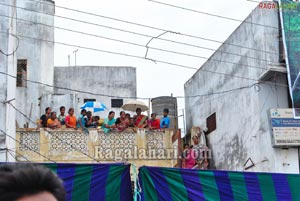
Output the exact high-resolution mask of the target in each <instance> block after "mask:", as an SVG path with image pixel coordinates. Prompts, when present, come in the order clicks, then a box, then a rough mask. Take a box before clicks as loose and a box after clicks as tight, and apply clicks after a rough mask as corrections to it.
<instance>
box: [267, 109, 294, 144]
mask: <svg viewBox="0 0 300 201" xmlns="http://www.w3.org/2000/svg"><path fill="white" fill-rule="evenodd" d="M270 128H271V136H272V144H273V147H300V119H294V115H293V109H271V110H270Z"/></svg>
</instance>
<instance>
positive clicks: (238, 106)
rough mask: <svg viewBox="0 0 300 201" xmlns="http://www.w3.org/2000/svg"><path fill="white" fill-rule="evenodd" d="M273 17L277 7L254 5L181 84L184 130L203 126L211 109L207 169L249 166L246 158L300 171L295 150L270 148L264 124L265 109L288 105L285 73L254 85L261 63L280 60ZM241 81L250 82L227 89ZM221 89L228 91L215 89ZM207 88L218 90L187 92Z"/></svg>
mask: <svg viewBox="0 0 300 201" xmlns="http://www.w3.org/2000/svg"><path fill="white" fill-rule="evenodd" d="M278 17H279V16H278V12H277V10H276V9H260V8H256V9H255V10H254V11H253V12H252V13H251V14H250V15H249V16H248V17H247V19H246V20H245V21H246V22H252V24H251V23H245V22H243V23H242V24H241V25H240V26H239V27H238V28H237V29H236V30H235V31H234V33H233V34H232V35H231V36H230V37H229V38H228V39H227V40H226V41H225V44H223V45H222V46H221V47H220V48H219V49H218V51H216V52H215V53H214V54H213V56H212V57H211V58H210V59H209V60H208V61H207V62H206V63H205V64H204V65H203V66H202V67H201V68H200V69H199V70H198V71H197V72H196V73H195V74H194V75H193V76H192V77H191V78H190V80H188V81H187V82H186V83H185V96H186V99H185V106H186V122H187V129H188V130H189V129H191V128H192V126H199V127H201V128H204V127H206V118H207V117H208V116H209V115H211V114H212V113H214V112H216V123H217V129H216V130H215V131H213V132H212V133H210V134H209V135H208V136H207V141H208V146H209V148H211V150H212V160H210V167H211V168H216V169H224V170H239V171H241V170H244V169H245V167H247V166H249V163H248V164H247V165H246V166H244V164H245V162H246V161H247V159H249V158H251V159H252V161H253V162H254V163H255V164H256V165H255V166H254V167H252V168H250V169H248V171H266V172H291V173H298V172H299V156H298V149H297V148H289V149H280V148H272V146H271V138H270V132H269V125H268V116H267V111H268V109H270V108H287V107H288V89H287V87H286V85H287V79H286V74H280V73H277V74H275V75H274V76H273V77H271V80H269V81H268V82H260V83H258V84H256V85H255V86H253V84H254V83H257V81H256V80H258V78H259V76H260V75H261V74H262V73H263V72H264V71H265V69H261V68H267V67H269V66H270V65H274V64H275V65H276V64H278V62H279V53H280V52H279V28H278V26H279V22H278ZM253 23H256V24H253ZM257 24H262V25H267V26H272V27H275V28H271V27H267V26H261V25H257ZM230 44H235V45H238V46H239V47H238V46H233V45H230ZM241 46H243V47H249V48H251V49H249V48H241ZM253 49H256V50H253ZM225 52H230V53H233V54H240V55H244V57H241V56H237V55H232V54H227V53H225ZM270 52H272V54H271V53H270ZM245 56H246V57H245ZM249 57H253V58H255V59H252V58H249ZM216 60H222V61H228V62H232V63H224V62H219V61H216ZM263 60H265V61H263ZM233 63H237V64H233ZM243 64H246V65H251V66H253V67H249V66H244V65H243ZM207 71H211V72H218V73H219V74H217V73H210V72H207ZM221 74H228V75H226V76H224V75H221ZM234 76H236V77H234ZM238 77H244V78H248V79H241V78H238ZM245 86H251V87H246V88H243V89H238V90H232V89H236V88H241V87H245ZM222 91H223V92H224V91H228V92H226V93H219V92H222ZM211 93H217V94H215V95H210V96H198V97H189V96H194V95H198V94H211Z"/></svg>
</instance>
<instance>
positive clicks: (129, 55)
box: [0, 32, 257, 81]
mask: <svg viewBox="0 0 300 201" xmlns="http://www.w3.org/2000/svg"><path fill="white" fill-rule="evenodd" d="M0 33H3V32H0ZM18 36H19V37H21V38H29V39H32V40H38V41H44V42H49V43H55V44H60V45H64V46H70V47H76V48H82V49H87V50H94V51H98V52H104V53H109V54H115V55H121V56H127V57H133V58H138V59H143V60H144V59H145V58H144V57H143V56H137V55H131V54H126V53H120V52H114V51H108V50H102V49H97V48H91V47H85V46H80V45H75V44H68V43H62V42H55V41H51V40H46V39H39V38H33V37H29V36H23V35H18ZM146 60H153V59H149V58H146ZM209 60H210V59H209ZM209 60H208V61H209ZM153 61H155V62H158V63H162V64H168V65H171V66H177V67H181V68H186V69H192V70H199V71H203V72H208V73H212V74H218V75H223V76H229V77H234V78H239V79H245V80H252V81H257V80H256V79H253V78H248V77H243V76H238V75H232V74H227V73H221V72H216V71H211V70H208V69H203V68H199V69H198V68H195V67H191V66H187V65H182V64H176V63H171V62H167V61H161V60H157V59H155V60H153ZM236 64H238V65H242V64H239V63H236Z"/></svg>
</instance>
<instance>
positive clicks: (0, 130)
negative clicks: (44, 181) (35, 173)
mask: <svg viewBox="0 0 300 201" xmlns="http://www.w3.org/2000/svg"><path fill="white" fill-rule="evenodd" d="M0 132H1V133H3V134H4V135H5V136H7V137H9V138H10V139H12V140H14V141H15V142H17V143H19V144H21V142H20V141H19V140H17V139H15V138H14V137H12V136H10V135H8V134H7V133H6V132H5V131H3V130H2V129H0ZM22 145H24V146H25V147H27V148H28V149H29V150H31V151H33V152H34V153H36V154H38V155H40V156H42V157H43V158H45V159H47V160H49V161H51V162H53V163H56V162H55V161H53V160H51V159H50V158H48V157H47V156H45V155H43V154H41V153H39V152H37V151H35V150H34V149H32V148H31V147H29V146H27V145H26V144H22Z"/></svg>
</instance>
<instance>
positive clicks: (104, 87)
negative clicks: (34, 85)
mask: <svg viewBox="0 0 300 201" xmlns="http://www.w3.org/2000/svg"><path fill="white" fill-rule="evenodd" d="M54 85H55V90H54V94H46V95H44V96H42V97H41V100H40V101H41V102H40V107H41V111H43V110H44V109H45V108H46V107H48V106H50V107H52V108H53V110H54V111H59V107H60V106H62V105H64V106H65V107H66V110H67V109H68V108H69V107H74V109H75V114H76V115H77V114H79V113H80V107H81V106H82V105H83V104H84V102H85V101H98V102H101V103H104V104H105V105H106V106H107V108H108V110H107V111H104V112H100V113H97V115H100V117H101V118H104V117H106V116H107V115H108V112H109V111H110V110H113V111H115V112H116V116H119V112H120V111H121V110H122V109H121V108H120V107H121V106H122V105H123V103H125V102H126V101H127V100H129V99H135V98H136V93H137V92H136V69H135V68H133V67H110V66H75V67H74V66H71V67H55V68H54ZM70 89H72V90H77V91H72V90H70Z"/></svg>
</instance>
